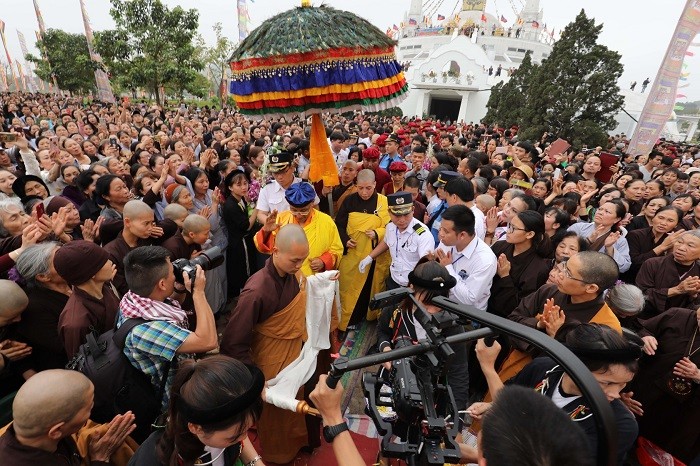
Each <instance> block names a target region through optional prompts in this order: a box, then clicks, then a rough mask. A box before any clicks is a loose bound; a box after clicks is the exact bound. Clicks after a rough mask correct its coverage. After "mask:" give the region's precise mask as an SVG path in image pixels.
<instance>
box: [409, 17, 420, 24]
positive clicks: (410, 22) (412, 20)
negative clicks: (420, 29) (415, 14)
mask: <svg viewBox="0 0 700 466" xmlns="http://www.w3.org/2000/svg"><path fill="white" fill-rule="evenodd" d="M408 24H410V25H411V26H415V25H416V24H418V21H416V20H415V19H413V18H411V19H409V20H408Z"/></svg>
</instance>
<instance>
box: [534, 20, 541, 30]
mask: <svg viewBox="0 0 700 466" xmlns="http://www.w3.org/2000/svg"><path fill="white" fill-rule="evenodd" d="M532 27H533V28H535V29H538V28H539V27H540V23H538V22H537V21H533V22H532Z"/></svg>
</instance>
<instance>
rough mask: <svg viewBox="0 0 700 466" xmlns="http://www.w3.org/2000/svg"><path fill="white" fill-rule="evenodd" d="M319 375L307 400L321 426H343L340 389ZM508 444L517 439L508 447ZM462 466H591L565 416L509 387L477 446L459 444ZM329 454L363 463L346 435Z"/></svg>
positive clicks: (581, 437) (345, 464)
mask: <svg viewBox="0 0 700 466" xmlns="http://www.w3.org/2000/svg"><path fill="white" fill-rule="evenodd" d="M326 379H327V376H326V375H321V376H320V378H319V380H318V384H317V385H316V388H314V391H313V392H311V394H310V395H309V397H310V398H311V400H312V401H313V402H314V405H316V408H317V409H318V410H319V411H320V412H321V416H322V417H323V424H324V425H326V426H334V425H337V424H341V423H342V422H343V414H342V412H341V408H340V403H341V400H342V398H343V385H342V384H340V383H339V384H338V385H337V386H336V387H335V388H334V389H331V388H329V387H328V385H327V384H326ZM508 439H519V440H520V441H518V442H508V441H507V440H508ZM459 447H460V452H461V456H462V458H461V460H460V463H461V464H465V463H478V465H479V466H511V465H514V464H520V465H526V466H541V465H545V464H546V465H548V466H592V465H593V464H594V462H593V459H592V458H591V457H590V456H588V455H581V454H576V453H572V452H581V451H586V449H587V448H588V444H587V443H586V436H585V434H584V433H583V431H582V430H581V429H579V428H578V426H576V425H575V424H574V423H573V422H572V421H571V419H569V416H568V415H567V414H566V413H565V412H564V411H562V410H561V409H559V408H558V407H557V406H556V405H555V404H554V403H553V402H552V401H551V400H549V399H547V398H546V397H543V396H542V395H540V394H538V393H536V392H535V391H534V390H532V389H529V388H524V387H518V386H512V387H505V388H503V389H502V390H501V392H500V393H499V395H498V397H496V400H495V401H494V402H493V404H492V405H491V408H490V409H489V412H488V415H487V416H485V417H484V423H483V427H482V429H481V433H480V434H479V438H478V442H477V446H476V448H475V447H470V446H468V445H466V444H459ZM333 453H334V454H335V458H336V460H337V462H338V465H339V466H364V464H366V463H365V461H364V460H363V458H362V455H360V452H359V451H358V449H357V447H356V446H355V444H354V442H353V441H352V436H351V435H350V432H349V431H347V430H346V431H344V432H341V433H340V434H338V435H337V436H336V437H335V438H334V439H333Z"/></svg>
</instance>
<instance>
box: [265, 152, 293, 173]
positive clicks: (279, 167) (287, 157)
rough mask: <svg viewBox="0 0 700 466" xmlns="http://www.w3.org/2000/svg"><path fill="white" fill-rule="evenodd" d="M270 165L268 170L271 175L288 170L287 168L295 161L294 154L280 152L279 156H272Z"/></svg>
mask: <svg viewBox="0 0 700 466" xmlns="http://www.w3.org/2000/svg"><path fill="white" fill-rule="evenodd" d="M269 157H270V163H269V164H268V166H267V169H268V171H269V172H270V173H277V172H281V171H284V170H286V169H287V167H288V166H289V165H290V164H291V163H292V161H293V160H294V154H291V153H289V152H279V153H277V154H273V155H270V156H269Z"/></svg>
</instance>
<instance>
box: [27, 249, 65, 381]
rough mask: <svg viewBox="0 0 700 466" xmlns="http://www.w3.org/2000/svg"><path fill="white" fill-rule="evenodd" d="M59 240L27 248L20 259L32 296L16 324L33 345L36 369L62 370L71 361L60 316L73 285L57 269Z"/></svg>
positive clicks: (29, 294)
mask: <svg viewBox="0 0 700 466" xmlns="http://www.w3.org/2000/svg"><path fill="white" fill-rule="evenodd" d="M60 247H61V245H60V243H55V242H46V243H41V244H36V245H33V246H30V247H28V248H27V249H26V250H25V251H24V252H22V254H20V256H19V258H18V259H17V264H16V265H15V267H16V268H17V272H18V273H19V274H20V276H21V278H22V279H23V280H24V282H25V286H24V288H25V291H26V292H27V296H28V297H29V304H28V305H27V309H26V310H25V311H24V313H22V320H21V321H20V322H18V323H17V327H16V331H17V334H18V336H19V339H20V340H21V341H23V342H25V343H27V344H29V345H30V346H31V347H32V358H33V360H34V362H35V367H34V369H35V370H37V371H41V370H46V369H60V368H63V367H65V365H66V363H67V362H68V358H67V357H66V352H65V350H64V349H63V342H62V340H61V338H60V337H59V335H58V318H59V316H60V315H61V312H62V311H63V308H64V307H65V305H66V303H67V302H68V297H69V296H70V294H71V288H70V286H68V283H66V281H65V280H64V279H63V278H62V277H61V276H60V275H59V274H58V273H57V272H56V269H55V268H54V266H53V258H54V256H55V254H56V251H57V250H58V249H59V248H60Z"/></svg>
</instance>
